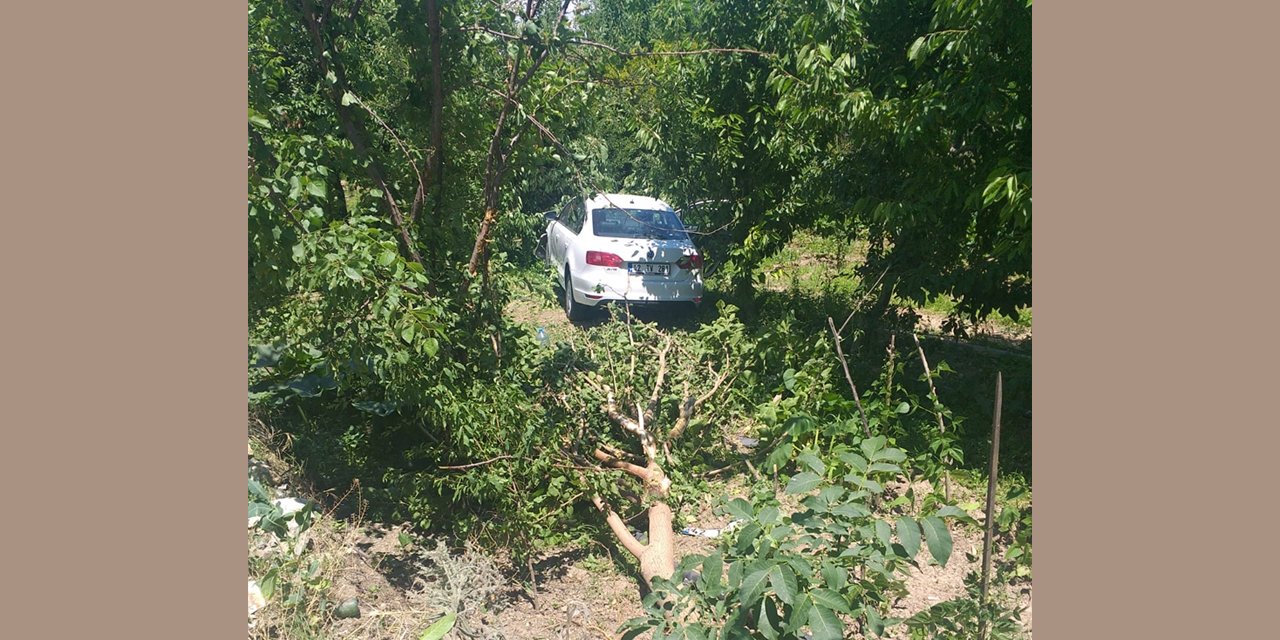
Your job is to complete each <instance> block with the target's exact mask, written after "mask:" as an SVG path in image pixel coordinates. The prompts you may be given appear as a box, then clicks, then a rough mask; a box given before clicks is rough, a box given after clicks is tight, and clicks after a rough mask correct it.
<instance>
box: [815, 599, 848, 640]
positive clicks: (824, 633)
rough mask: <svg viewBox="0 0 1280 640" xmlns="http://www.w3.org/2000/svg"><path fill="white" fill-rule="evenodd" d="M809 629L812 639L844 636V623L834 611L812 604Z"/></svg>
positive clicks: (818, 639)
mask: <svg viewBox="0 0 1280 640" xmlns="http://www.w3.org/2000/svg"><path fill="white" fill-rule="evenodd" d="M809 631H810V632H812V633H813V640H841V638H843V637H844V623H842V622H840V618H837V617H836V614H835V612H833V611H832V610H830V609H828V608H826V607H824V606H822V605H820V604H819V605H814V607H813V611H812V612H811V613H810V614H809Z"/></svg>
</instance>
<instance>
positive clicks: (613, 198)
mask: <svg viewBox="0 0 1280 640" xmlns="http://www.w3.org/2000/svg"><path fill="white" fill-rule="evenodd" d="M601 207H624V208H627V209H662V210H665V211H672V210H673V209H672V208H671V205H669V204H667V203H665V202H663V201H661V200H659V199H657V198H651V197H649V196H640V195H634V194H630V193H599V194H596V195H595V196H593V197H591V198H589V199H588V200H587V208H589V209H598V208H601Z"/></svg>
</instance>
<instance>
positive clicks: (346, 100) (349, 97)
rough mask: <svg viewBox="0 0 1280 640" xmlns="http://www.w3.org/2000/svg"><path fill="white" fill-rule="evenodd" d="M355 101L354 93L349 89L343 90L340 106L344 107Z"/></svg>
mask: <svg viewBox="0 0 1280 640" xmlns="http://www.w3.org/2000/svg"><path fill="white" fill-rule="evenodd" d="M355 101H356V95H355V94H354V93H351V92H350V91H345V92H343V94H342V106H344V107H347V106H351V103H352V102H355Z"/></svg>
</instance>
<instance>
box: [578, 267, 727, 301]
mask: <svg viewBox="0 0 1280 640" xmlns="http://www.w3.org/2000/svg"><path fill="white" fill-rule="evenodd" d="M602 272H603V273H602ZM573 293H574V296H573V298H574V300H575V301H576V302H578V303H579V304H584V305H587V306H597V305H600V304H603V303H607V302H627V303H631V304H661V303H664V302H699V301H701V300H702V278H701V276H694V277H693V278H689V279H672V278H661V277H652V276H635V275H629V274H627V273H626V272H625V271H622V270H621V269H610V270H608V271H605V270H603V269H592V270H591V272H588V273H587V274H584V275H583V276H582V277H579V276H578V274H573Z"/></svg>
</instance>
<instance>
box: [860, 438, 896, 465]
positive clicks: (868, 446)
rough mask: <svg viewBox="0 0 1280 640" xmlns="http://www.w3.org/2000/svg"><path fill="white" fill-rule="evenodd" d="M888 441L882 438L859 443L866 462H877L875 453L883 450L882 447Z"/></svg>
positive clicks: (868, 439)
mask: <svg viewBox="0 0 1280 640" xmlns="http://www.w3.org/2000/svg"><path fill="white" fill-rule="evenodd" d="M888 441H889V439H888V438H886V437H884V436H876V437H874V438H867V439H866V440H863V441H862V442H861V443H860V444H861V447H862V453H863V454H865V455H866V456H867V459H868V460H877V459H879V458H878V457H877V456H876V453H877V452H879V451H880V450H882V449H884V445H885V443H886V442H888Z"/></svg>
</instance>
